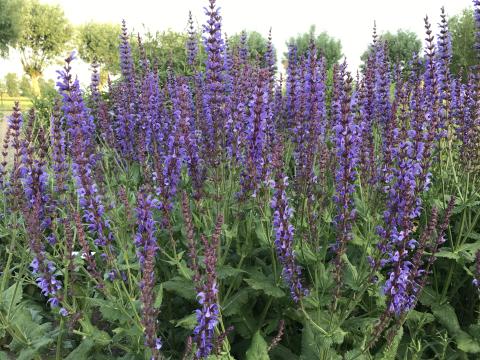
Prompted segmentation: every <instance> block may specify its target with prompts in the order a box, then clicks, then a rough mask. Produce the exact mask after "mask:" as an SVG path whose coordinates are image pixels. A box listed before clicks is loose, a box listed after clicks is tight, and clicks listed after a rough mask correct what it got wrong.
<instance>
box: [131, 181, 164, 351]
mask: <svg viewBox="0 0 480 360" xmlns="http://www.w3.org/2000/svg"><path fill="white" fill-rule="evenodd" d="M154 208H155V200H154V199H152V197H151V196H150V195H146V194H145V193H144V191H143V190H141V191H140V193H139V196H138V201H137V208H136V213H137V233H136V235H135V246H136V248H137V257H138V259H139V262H140V269H141V272H142V280H141V282H140V291H141V302H142V325H143V326H144V328H145V345H146V346H148V348H149V349H150V351H151V352H152V359H157V358H158V354H159V352H158V351H159V350H160V349H161V347H162V342H161V340H160V338H158V337H157V330H156V320H157V310H156V309H155V308H154V306H153V304H154V300H155V294H154V292H153V288H154V286H155V254H156V252H157V250H158V246H157V241H156V238H155V221H154V219H153V209H154Z"/></svg>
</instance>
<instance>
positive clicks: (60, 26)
mask: <svg viewBox="0 0 480 360" xmlns="http://www.w3.org/2000/svg"><path fill="white" fill-rule="evenodd" d="M71 36H72V27H71V26H70V23H69V22H68V20H67V19H66V17H65V14H64V13H63V10H62V9H61V8H60V7H59V6H53V5H47V4H41V3H39V2H38V1H37V0H30V1H28V2H27V3H26V4H25V11H23V19H22V31H21V34H20V38H19V40H18V49H19V51H20V55H21V62H22V66H23V70H24V71H25V73H26V74H27V75H28V76H29V77H30V79H31V82H32V91H33V94H34V95H38V94H39V91H40V89H39V85H38V79H39V78H40V77H41V76H42V74H43V71H44V69H45V67H46V66H47V65H48V64H49V63H50V62H51V61H52V59H54V58H55V57H56V56H58V55H60V54H61V53H62V52H63V51H64V50H65V46H66V44H67V42H68V41H69V40H70V39H71Z"/></svg>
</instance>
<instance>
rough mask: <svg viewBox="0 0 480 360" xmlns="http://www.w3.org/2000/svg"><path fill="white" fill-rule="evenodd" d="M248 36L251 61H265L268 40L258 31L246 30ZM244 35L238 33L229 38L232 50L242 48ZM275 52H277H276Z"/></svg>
mask: <svg viewBox="0 0 480 360" xmlns="http://www.w3.org/2000/svg"><path fill="white" fill-rule="evenodd" d="M243 32H245V34H246V36H247V49H248V58H249V60H251V61H254V60H256V59H257V58H258V59H264V58H265V54H266V52H267V48H268V39H267V38H266V37H264V36H263V35H262V34H260V33H259V32H257V31H247V30H244V31H243ZM241 37H242V33H236V34H234V35H232V36H231V37H229V38H228V42H229V45H230V48H231V49H232V50H233V49H236V48H238V47H239V46H240V43H241ZM274 52H275V50H274Z"/></svg>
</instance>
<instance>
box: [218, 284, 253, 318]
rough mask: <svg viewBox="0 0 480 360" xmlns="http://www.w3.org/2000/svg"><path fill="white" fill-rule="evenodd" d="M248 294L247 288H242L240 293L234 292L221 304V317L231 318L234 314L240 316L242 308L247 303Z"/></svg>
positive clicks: (249, 290)
mask: <svg viewBox="0 0 480 360" xmlns="http://www.w3.org/2000/svg"><path fill="white" fill-rule="evenodd" d="M250 292H252V290H251V289H249V288H243V289H241V290H240V291H238V292H236V293H235V294H233V295H232V296H230V297H229V298H228V299H226V302H225V303H223V304H222V306H221V308H222V315H223V316H231V315H234V314H240V313H241V312H242V307H243V306H244V305H245V304H246V303H247V302H248V297H249V294H250Z"/></svg>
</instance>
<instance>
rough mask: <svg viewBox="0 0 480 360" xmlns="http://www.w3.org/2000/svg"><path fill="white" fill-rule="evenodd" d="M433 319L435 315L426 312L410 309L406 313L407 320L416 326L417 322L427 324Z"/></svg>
mask: <svg viewBox="0 0 480 360" xmlns="http://www.w3.org/2000/svg"><path fill="white" fill-rule="evenodd" d="M434 320H435V317H434V316H433V315H432V314H430V313H427V312H420V311H416V310H410V311H409V313H408V315H407V321H409V322H412V323H414V324H415V325H416V326H418V325H419V324H423V325H425V324H429V323H431V322H433V321H434Z"/></svg>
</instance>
